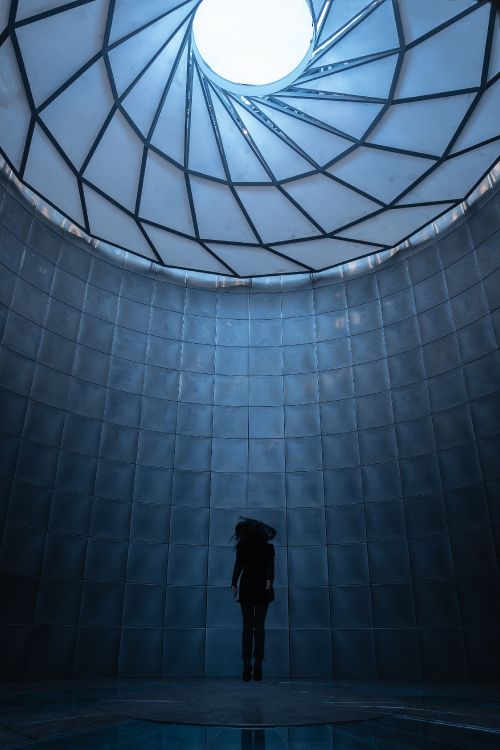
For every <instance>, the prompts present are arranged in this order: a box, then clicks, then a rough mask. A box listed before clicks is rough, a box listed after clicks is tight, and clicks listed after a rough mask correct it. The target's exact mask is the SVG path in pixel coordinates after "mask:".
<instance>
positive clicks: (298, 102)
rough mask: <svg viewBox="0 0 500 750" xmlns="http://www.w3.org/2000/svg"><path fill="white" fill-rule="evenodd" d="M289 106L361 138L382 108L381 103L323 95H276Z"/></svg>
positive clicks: (347, 133)
mask: <svg viewBox="0 0 500 750" xmlns="http://www.w3.org/2000/svg"><path fill="white" fill-rule="evenodd" d="M277 98H278V99H279V100H280V101H282V102H285V104H288V105H289V106H290V107H295V109H298V110H301V111H302V112H305V113H306V114H307V115H310V116H311V117H314V118H315V119H317V120H320V121H321V122H324V123H325V124H326V125H330V127H332V128H336V129H337V130H339V131H340V132H341V133H345V134H346V135H350V136H351V137H353V138H361V137H362V135H363V134H364V133H365V132H366V131H367V130H368V128H369V127H370V125H371V124H372V122H373V121H374V119H375V118H376V117H377V115H378V114H379V112H380V110H381V109H382V106H383V105H382V104H370V103H367V102H345V101H332V100H331V99H326V98H324V97H320V96H319V95H318V96H314V97H307V98H306V97H300V96H297V97H290V96H280V97H277Z"/></svg>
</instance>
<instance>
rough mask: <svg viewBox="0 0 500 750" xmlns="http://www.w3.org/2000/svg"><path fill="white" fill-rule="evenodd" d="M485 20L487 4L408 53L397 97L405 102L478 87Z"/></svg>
mask: <svg viewBox="0 0 500 750" xmlns="http://www.w3.org/2000/svg"><path fill="white" fill-rule="evenodd" d="M488 19H489V6H488V4H486V5H484V6H482V7H478V8H477V10H475V11H474V12H473V13H469V15H467V16H465V18H462V19H461V20H460V21H456V23H454V24H452V25H451V26H449V27H448V28H446V29H444V30H443V31H440V32H439V33H438V34H434V36H431V37H430V38H429V39H426V40H425V41H424V42H422V43H421V44H419V45H417V46H416V47H414V48H413V49H410V50H408V51H407V52H406V54H405V57H404V61H403V67H402V69H401V73H400V75H399V81H398V86H397V89H396V97H397V98H398V99H404V98H406V97H414V96H424V95H426V94H437V93H441V92H443V91H456V90H460V89H466V88H473V87H475V86H479V84H480V83H481V72H482V68H483V59H484V49H485V42H486V32H487V30H488ZM471 40H473V42H472V41H471Z"/></svg>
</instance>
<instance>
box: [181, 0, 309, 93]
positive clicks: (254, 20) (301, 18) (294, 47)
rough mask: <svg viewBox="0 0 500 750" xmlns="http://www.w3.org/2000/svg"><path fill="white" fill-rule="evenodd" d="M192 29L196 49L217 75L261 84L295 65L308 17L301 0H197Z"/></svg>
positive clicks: (305, 41) (304, 47)
mask: <svg viewBox="0 0 500 750" xmlns="http://www.w3.org/2000/svg"><path fill="white" fill-rule="evenodd" d="M193 31H194V37H195V41H196V46H197V48H198V52H199V53H200V55H201V57H202V58H203V60H204V61H205V63H206V64H207V65H208V67H209V68H211V69H212V70H213V71H214V72H215V73H217V75H219V76H221V77H222V78H225V79H226V80H228V81H232V82H234V83H243V84H250V85H254V86H255V85H256V86H261V85H265V84H269V83H273V82H274V81H279V80H280V79H282V78H284V77H285V76H287V75H288V74H289V73H291V72H292V71H293V70H295V68H296V67H297V66H298V65H300V63H301V62H302V60H303V59H304V57H305V55H306V54H307V52H308V50H309V48H310V46H311V40H312V36H313V22H312V17H311V12H310V10H309V6H308V3H307V2H306V0H203V2H202V3H201V4H200V6H199V8H198V10H197V11H196V15H195V17H194V22H193Z"/></svg>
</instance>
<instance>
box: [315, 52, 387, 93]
mask: <svg viewBox="0 0 500 750" xmlns="http://www.w3.org/2000/svg"><path fill="white" fill-rule="evenodd" d="M397 60H398V57H397V55H389V56H388V57H383V58H382V59H379V60H372V61H371V62H367V63H363V65H355V66H354V67H352V68H347V69H346V70H339V71H338V72H337V73H330V74H329V75H324V76H322V77H321V78H314V79H313V80H310V81H304V82H300V87H301V88H303V89H313V90H314V91H328V92H332V93H336V94H347V95H349V94H350V95H352V96H367V97H376V98H380V99H386V98H387V97H388V96H389V92H390V90H391V86H392V80H393V77H394V71H395V69H396V63H397Z"/></svg>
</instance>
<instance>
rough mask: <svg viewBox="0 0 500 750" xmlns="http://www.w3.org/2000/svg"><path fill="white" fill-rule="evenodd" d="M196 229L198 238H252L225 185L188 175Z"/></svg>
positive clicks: (245, 240)
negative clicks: (198, 234) (196, 223)
mask: <svg viewBox="0 0 500 750" xmlns="http://www.w3.org/2000/svg"><path fill="white" fill-rule="evenodd" d="M190 183H191V192H192V194H193V201H194V205H195V212H196V219H197V222H198V230H199V233H200V237H201V238H202V239H206V240H207V241H208V240H212V241H217V240H228V241H229V242H255V235H254V233H253V232H252V230H251V229H250V225H249V224H248V222H247V220H246V219H245V216H244V214H243V213H242V211H241V209H240V207H239V205H238V202H237V201H236V199H235V197H234V195H233V194H232V192H231V190H230V188H229V187H227V185H222V184H221V183H220V182H214V181H213V180H204V179H202V178H201V177H194V176H191V177H190Z"/></svg>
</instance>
